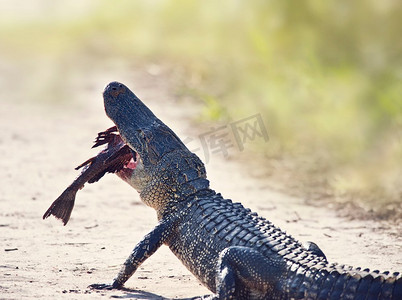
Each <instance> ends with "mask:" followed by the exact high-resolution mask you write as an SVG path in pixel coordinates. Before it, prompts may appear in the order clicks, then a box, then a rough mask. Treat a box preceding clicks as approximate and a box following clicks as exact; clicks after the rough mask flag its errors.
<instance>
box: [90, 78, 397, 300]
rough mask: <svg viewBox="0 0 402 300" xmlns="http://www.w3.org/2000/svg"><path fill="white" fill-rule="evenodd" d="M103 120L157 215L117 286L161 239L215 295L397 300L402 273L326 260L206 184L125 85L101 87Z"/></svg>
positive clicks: (124, 174) (126, 175)
mask: <svg viewBox="0 0 402 300" xmlns="http://www.w3.org/2000/svg"><path fill="white" fill-rule="evenodd" d="M103 97H104V105H105V111H106V114H107V115H108V117H109V118H110V119H111V120H112V121H113V122H114V123H115V125H116V126H117V129H118V132H119V134H120V136H121V138H122V139H123V141H124V143H125V144H126V145H127V146H128V147H129V148H130V150H131V152H132V155H133V157H135V158H136V160H137V164H136V167H135V168H128V167H124V168H123V169H121V170H119V171H118V173H117V174H118V175H119V176H120V177H121V178H122V179H123V180H125V181H126V182H128V183H129V184H130V185H131V186H132V187H134V188H135V189H136V190H137V191H138V192H139V194H140V197H141V199H142V201H143V202H144V203H145V204H146V205H148V206H150V207H153V208H154V209H155V210H156V212H157V217H158V221H159V223H158V224H157V225H156V226H155V228H154V229H152V230H151V231H150V232H149V234H147V235H146V236H145V237H144V238H143V239H142V240H141V241H140V242H139V243H138V244H137V245H136V246H135V248H134V250H133V251H132V253H131V254H130V256H129V257H128V258H127V260H126V261H125V263H124V265H123V267H122V269H121V271H120V272H119V273H118V275H117V277H116V278H115V279H114V280H113V282H112V283H111V284H93V285H91V287H92V288H96V289H118V288H122V287H123V285H124V283H125V282H126V281H127V280H128V279H129V278H130V277H131V276H132V275H133V273H134V272H135V271H136V270H137V268H138V267H139V266H140V265H141V264H142V263H143V262H144V261H145V260H146V259H147V258H148V257H150V256H151V255H152V254H153V253H154V252H155V251H156V250H157V249H158V248H159V247H160V246H161V245H162V244H165V245H167V246H168V247H169V248H170V249H171V251H172V252H173V253H174V254H175V255H176V256H177V257H178V258H179V259H180V260H181V262H182V263H183V264H184V265H185V266H186V267H187V268H188V269H189V270H190V271H191V272H192V273H193V274H194V275H195V277H197V278H198V279H199V280H200V281H201V282H202V283H203V284H204V285H205V286H207V287H208V289H210V290H211V291H212V292H213V293H214V294H213V295H212V296H211V298H214V299H402V275H401V274H400V273H393V274H391V273H390V272H383V273H380V272H379V271H372V272H370V271H369V270H368V269H364V270H362V269H361V268H353V267H350V266H345V265H338V264H335V263H329V262H328V261H327V259H326V257H325V255H324V254H323V253H322V251H321V250H320V248H319V247H318V246H317V245H315V244H314V243H310V244H309V246H307V247H306V246H303V245H302V244H301V243H300V242H298V241H297V240H296V239H294V238H293V237H292V236H290V235H288V234H286V233H285V232H283V231H281V230H280V229H279V228H278V227H275V226H274V225H273V224H272V223H271V222H270V221H268V220H266V219H265V218H262V217H260V216H258V215H257V214H256V213H254V212H252V211H250V209H247V208H245V207H244V206H243V205H242V204H240V203H234V202H232V201H231V200H229V199H224V198H223V197H222V196H221V195H220V194H219V193H216V192H215V191H213V190H212V189H211V188H210V186H209V181H208V179H207V177H206V171H205V168H204V165H203V163H202V162H201V160H200V159H199V158H198V157H197V156H196V155H195V154H193V153H191V152H190V151H189V150H188V149H187V148H186V146H185V145H184V144H183V142H182V141H181V140H180V139H179V137H178V136H177V135H176V134H175V133H174V132H173V131H172V130H171V129H170V128H169V127H167V126H166V125H165V124H164V123H163V122H162V121H161V120H159V119H158V118H157V117H156V116H155V115H154V114H153V113H152V112H151V110H149V109H148V108H147V107H146V106H145V105H144V104H143V103H142V102H141V101H140V100H139V99H138V97H137V96H136V95H135V94H134V93H133V92H132V91H130V90H129V89H128V88H127V87H126V86H125V85H123V84H121V83H118V82H112V83H110V84H109V85H108V86H107V87H106V88H105V90H104V93H103Z"/></svg>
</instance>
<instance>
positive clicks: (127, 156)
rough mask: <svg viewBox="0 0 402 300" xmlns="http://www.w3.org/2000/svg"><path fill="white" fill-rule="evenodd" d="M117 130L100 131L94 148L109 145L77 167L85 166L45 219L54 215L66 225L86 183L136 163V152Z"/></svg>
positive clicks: (54, 203)
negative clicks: (79, 191)
mask: <svg viewBox="0 0 402 300" xmlns="http://www.w3.org/2000/svg"><path fill="white" fill-rule="evenodd" d="M116 131H117V128H116V126H113V127H111V128H109V129H107V130H106V131H102V132H100V133H98V136H97V138H96V139H95V144H94V145H93V147H92V148H94V147H98V146H100V145H103V144H107V147H106V148H105V149H104V150H102V151H101V152H99V154H98V155H97V156H94V157H92V158H90V159H88V160H87V161H85V162H83V163H82V164H80V165H79V166H78V167H76V168H75V169H76V170H78V169H80V168H82V167H84V169H83V170H82V172H81V174H80V175H79V176H78V177H77V179H75V180H74V182H73V183H72V184H71V185H70V186H69V187H68V188H66V190H65V191H64V192H63V193H62V194H61V195H60V196H59V197H58V198H57V199H56V200H55V201H54V202H53V203H52V205H50V207H49V209H48V210H47V211H46V212H45V214H44V215H43V219H45V218H47V217H49V216H50V215H54V216H55V217H56V218H58V219H61V220H62V221H63V223H64V225H66V224H67V222H68V220H69V219H70V215H71V211H72V210H73V207H74V201H75V196H76V194H77V191H78V190H80V189H82V188H83V187H84V184H85V183H87V182H88V183H94V182H97V181H98V180H99V179H101V178H102V177H103V175H105V174H106V173H116V172H119V171H120V170H122V169H123V168H125V167H129V165H132V164H133V163H134V164H135V157H136V155H135V153H133V152H132V150H131V149H130V148H129V147H128V146H127V145H126V144H125V143H124V142H123V140H122V139H121V137H120V135H118V134H114V133H113V132H116Z"/></svg>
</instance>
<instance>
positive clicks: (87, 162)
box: [74, 156, 96, 170]
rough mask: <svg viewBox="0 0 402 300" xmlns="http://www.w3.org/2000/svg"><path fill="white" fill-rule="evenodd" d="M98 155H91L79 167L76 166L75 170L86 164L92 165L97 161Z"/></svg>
mask: <svg viewBox="0 0 402 300" xmlns="http://www.w3.org/2000/svg"><path fill="white" fill-rule="evenodd" d="M95 159H96V157H95V156H94V157H91V158H90V159H88V160H86V161H84V162H83V163H82V164H80V165H79V166H78V167H75V168H74V169H75V170H78V169H81V168H82V167H84V166H86V165H88V164H89V165H91V164H92V163H93V162H94V161H95Z"/></svg>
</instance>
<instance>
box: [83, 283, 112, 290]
mask: <svg viewBox="0 0 402 300" xmlns="http://www.w3.org/2000/svg"><path fill="white" fill-rule="evenodd" d="M88 287H89V288H91V289H94V290H114V289H119V287H118V286H114V284H106V283H94V284H91V285H89V286H88Z"/></svg>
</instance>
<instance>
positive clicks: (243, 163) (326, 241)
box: [0, 73, 402, 299]
mask: <svg viewBox="0 0 402 300" xmlns="http://www.w3.org/2000/svg"><path fill="white" fill-rule="evenodd" d="M116 79H117V80H120V81H123V82H125V83H126V84H127V85H128V86H129V87H131V88H132V89H133V90H135V92H136V93H137V95H139V96H140V97H141V98H142V99H143V100H144V101H145V102H146V103H147V104H148V105H149V106H150V107H151V108H152V109H153V110H154V111H155V113H156V114H157V115H158V116H159V117H160V118H161V119H162V120H163V121H164V122H165V123H167V124H168V125H169V126H171V127H172V128H173V129H174V130H175V131H176V132H177V133H178V134H179V136H181V137H182V138H185V137H193V138H195V139H196V138H197V136H199V134H202V132H200V131H199V130H200V129H197V127H194V126H193V125H192V123H191V121H190V119H191V116H194V114H195V112H194V110H196V109H197V108H196V107H192V106H191V104H189V103H177V102H176V101H175V100H174V97H172V96H171V93H170V92H169V88H168V87H167V86H166V83H164V82H163V81H161V80H159V79H158V78H156V77H153V76H151V75H149V74H145V75H144V74H138V73H133V74H128V75H126V76H124V77H120V78H119V77H110V76H106V75H104V76H98V77H96V78H94V79H93V82H96V83H86V84H83V85H80V86H78V87H77V88H76V90H75V91H74V92H72V95H73V96H74V99H75V100H74V101H71V103H69V102H67V103H66V102H64V103H61V104H58V105H52V106H49V105H42V104H38V103H36V101H35V99H31V101H25V102H14V101H12V99H10V98H7V97H8V96H10V95H11V94H12V91H8V94H7V93H6V92H4V91H3V92H2V94H1V99H0V101H1V110H0V124H1V131H2V134H1V136H0V155H1V161H0V168H1V171H2V172H1V173H0V176H1V190H0V239H1V240H0V253H1V254H0V299H33V298H40V299H59V298H65V299H94V298H103V299H108V298H133V299H160V298H188V297H193V296H197V295H204V294H208V293H209V292H208V290H207V289H206V288H204V287H203V286H201V285H200V283H199V282H198V281H197V280H196V279H195V278H194V277H193V276H192V275H191V274H190V273H189V272H188V271H187V270H186V269H185V268H184V267H183V266H182V264H181V263H180V261H178V260H177V259H176V258H175V257H174V256H173V255H172V254H171V253H170V251H169V249H168V248H167V247H165V246H163V247H162V248H161V249H160V250H159V251H157V253H156V254H155V255H154V256H152V257H151V258H150V259H149V260H147V261H146V262H145V263H144V264H143V265H142V266H141V267H140V269H139V270H138V272H137V273H136V274H135V275H134V276H133V277H132V278H131V279H130V280H129V281H128V282H127V284H126V287H127V289H126V290H122V291H104V292H103V291H102V292H100V291H92V290H90V289H88V288H87V286H88V285H89V284H91V283H107V282H110V281H111V280H112V279H113V278H114V276H115V275H116V273H117V272H118V270H119V268H120V265H121V264H122V263H123V262H124V260H125V259H126V257H127V256H128V254H129V253H130V251H131V249H132V248H133V247H134V246H135V244H136V243H137V241H139V240H140V239H141V237H142V236H143V235H144V234H146V233H147V232H148V231H149V230H151V228H152V227H153V226H154V225H155V224H156V216H155V213H154V211H153V210H152V209H150V208H148V207H146V206H144V205H143V204H142V203H141V202H140V200H139V197H138V194H137V193H136V192H135V191H134V190H132V189H131V188H130V187H129V186H128V185H127V184H125V183H124V182H122V181H120V180H119V179H118V178H117V177H116V176H113V175H108V176H105V177H104V178H103V179H102V180H101V181H100V182H99V183H97V184H93V185H87V186H85V188H84V189H83V190H82V191H80V192H79V193H78V196H77V199H76V207H75V209H74V211H73V214H72V218H71V220H70V222H69V224H68V225H67V226H65V227H64V226H62V223H61V222H60V221H57V220H55V219H54V218H49V219H47V220H45V221H43V220H42V214H43V213H44V211H45V210H46V209H47V208H48V206H49V205H50V204H51V202H52V201H53V200H54V199H55V198H56V197H57V196H58V195H59V194H60V193H61V192H62V191H63V190H64V189H65V188H66V187H67V185H68V184H70V183H71V181H72V180H73V179H74V178H75V176H77V175H78V173H77V172H76V171H74V170H73V167H75V166H76V165H78V164H79V163H81V162H83V161H84V160H86V159H87V158H89V157H90V156H92V155H94V154H96V151H95V150H90V146H91V141H92V140H93V138H94V137H95V135H96V133H97V132H99V131H101V130H103V129H106V128H108V127H110V126H111V125H112V124H111V122H110V121H109V120H108V119H107V117H106V116H105V114H104V112H103V106H102V98H101V92H102V90H103V87H104V86H105V85H106V84H107V83H108V82H109V81H112V80H116ZM54 96H55V97H56V95H54ZM267 147H269V143H267ZM234 156H236V155H234ZM239 156H240V157H241V158H240V159H239V160H235V159H233V158H232V159H229V160H227V159H223V158H222V157H221V155H219V154H216V155H213V156H212V158H211V161H210V162H209V163H208V164H207V172H208V175H209V178H210V180H211V183H212V187H213V188H215V189H216V190H218V191H219V192H221V193H222V194H223V195H224V196H225V197H228V198H232V199H233V200H235V201H241V202H242V203H243V204H244V205H245V206H247V207H250V208H251V209H253V210H255V211H257V212H258V213H259V214H260V215H262V216H264V217H266V218H268V219H270V220H271V221H273V222H274V224H276V225H278V226H280V227H281V228H282V229H283V230H286V231H287V232H289V233H290V234H292V235H293V236H295V237H296V238H298V239H300V240H302V241H308V240H311V241H314V242H316V243H317V244H318V245H319V246H320V247H321V248H322V250H323V251H324V253H326V255H327V257H328V259H329V260H330V261H339V262H342V263H345V264H351V265H354V266H364V267H369V268H374V269H380V270H388V269H390V270H393V271H402V255H401V253H402V231H401V225H395V224H390V223H388V222H386V221H382V222H373V221H370V220H367V221H350V220H347V219H344V218H340V217H337V214H336V212H335V211H334V210H333V209H331V207H312V206H307V205H306V204H305V201H304V199H298V198H294V197H290V196H288V195H287V194H286V193H283V192H280V191H274V190H273V189H272V188H271V186H272V185H271V183H270V182H268V181H267V180H264V178H256V176H251V174H254V175H255V173H256V172H255V170H250V167H249V166H248V164H247V160H249V159H252V158H251V157H247V154H244V153H243V154H242V155H239ZM257 177H258V176H257Z"/></svg>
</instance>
